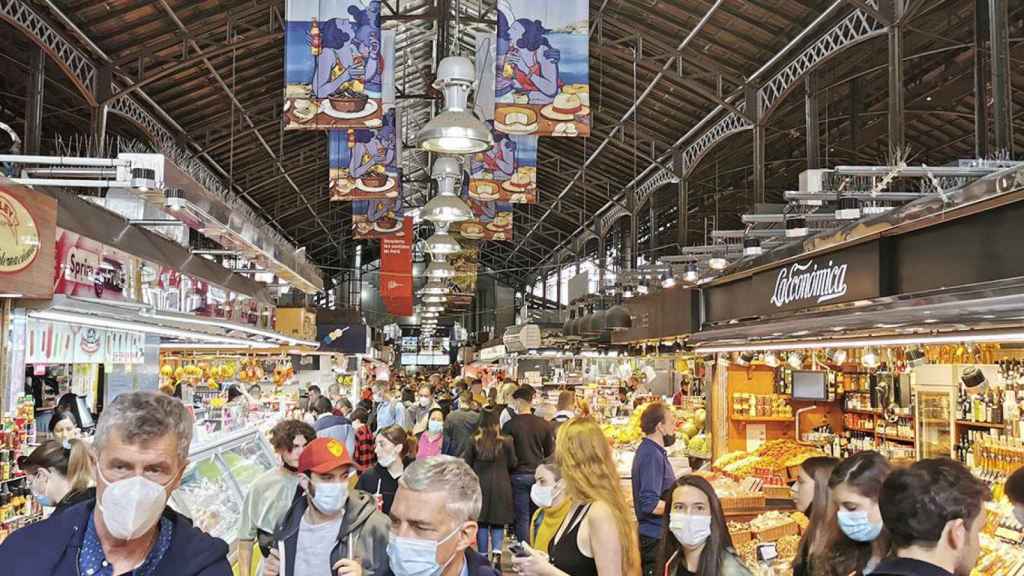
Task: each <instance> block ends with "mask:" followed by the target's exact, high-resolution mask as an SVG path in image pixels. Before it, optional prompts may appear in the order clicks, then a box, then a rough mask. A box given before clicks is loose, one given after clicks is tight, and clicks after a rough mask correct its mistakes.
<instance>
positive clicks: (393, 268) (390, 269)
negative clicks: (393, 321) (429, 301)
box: [380, 217, 413, 316]
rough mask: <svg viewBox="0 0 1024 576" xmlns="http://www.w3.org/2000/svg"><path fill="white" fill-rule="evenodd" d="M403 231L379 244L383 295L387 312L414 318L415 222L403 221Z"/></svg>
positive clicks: (408, 219) (410, 219)
mask: <svg viewBox="0 0 1024 576" xmlns="http://www.w3.org/2000/svg"><path fill="white" fill-rule="evenodd" d="M402 229H403V234H402V235H401V236H389V237H386V238H382V239H381V241H380V295H381V299H383V300H384V306H385V307H386V308H387V309H388V312H391V313H392V314H394V315H396V316H412V243H413V229H412V218H409V217H406V218H404V219H403V221H402Z"/></svg>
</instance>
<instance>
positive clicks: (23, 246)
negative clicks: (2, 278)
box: [0, 190, 40, 272]
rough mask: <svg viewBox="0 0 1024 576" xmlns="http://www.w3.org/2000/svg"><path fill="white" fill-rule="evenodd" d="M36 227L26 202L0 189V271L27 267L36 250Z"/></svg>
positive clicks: (37, 231)
mask: <svg viewBox="0 0 1024 576" xmlns="http://www.w3.org/2000/svg"><path fill="white" fill-rule="evenodd" d="M39 245H40V244H39V229H38V228H36V222H35V220H34V219H33V218H32V215H31V214H29V211H28V209H27V208H25V205H24V204H22V203H21V202H20V201H18V199H16V198H15V197H13V196H11V195H10V194H8V193H7V192H5V191H3V190H0V272H18V271H20V270H24V269H25V268H28V267H29V266H30V265H31V264H32V262H33V261H34V260H35V259H36V255H37V254H39Z"/></svg>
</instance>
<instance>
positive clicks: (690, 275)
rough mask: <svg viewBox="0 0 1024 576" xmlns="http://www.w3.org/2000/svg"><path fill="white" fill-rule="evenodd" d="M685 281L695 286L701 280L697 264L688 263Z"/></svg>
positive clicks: (684, 276) (684, 273) (684, 274)
mask: <svg viewBox="0 0 1024 576" xmlns="http://www.w3.org/2000/svg"><path fill="white" fill-rule="evenodd" d="M683 280H686V281H687V282H689V283H690V284H694V283H696V282H697V280H700V271H699V270H698V269H697V263H696V262H687V263H686V270H685V271H684V272H683Z"/></svg>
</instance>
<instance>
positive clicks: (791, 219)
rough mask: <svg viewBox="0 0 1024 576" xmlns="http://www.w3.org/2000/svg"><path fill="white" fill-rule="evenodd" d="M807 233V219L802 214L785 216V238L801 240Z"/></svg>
mask: <svg viewBox="0 0 1024 576" xmlns="http://www.w3.org/2000/svg"><path fill="white" fill-rule="evenodd" d="M807 231H808V230H807V217H805V216H804V215H803V214H787V215H786V238H803V237H804V236H807Z"/></svg>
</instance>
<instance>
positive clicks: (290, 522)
mask: <svg viewBox="0 0 1024 576" xmlns="http://www.w3.org/2000/svg"><path fill="white" fill-rule="evenodd" d="M299 473H300V474H302V476H301V478H300V480H299V484H300V489H299V490H298V491H297V492H296V495H295V500H294V501H293V502H292V506H291V509H290V510H289V511H288V514H287V515H286V516H285V519H284V520H283V521H282V522H281V524H280V525H279V526H278V529H277V531H276V533H275V534H274V537H275V539H276V540H277V545H276V546H275V547H274V549H273V551H272V552H271V557H270V558H269V559H267V562H266V563H265V564H264V570H263V575H264V576H279V575H280V576H335V575H336V576H381V575H385V574H390V571H389V570H388V554H387V546H388V534H389V532H390V521H389V520H388V517H387V516H385V515H384V514H382V513H381V512H378V511H377V507H376V504H375V502H374V500H373V497H371V496H370V495H369V494H367V493H365V492H363V491H362V490H355V489H350V488H349V476H351V475H352V474H353V473H355V465H354V464H353V463H352V459H351V458H350V457H349V454H348V450H346V449H345V445H344V444H342V443H341V442H338V441H337V440H335V439H334V438H317V439H316V440H313V441H312V442H310V443H309V444H308V445H307V446H306V448H305V450H303V451H302V455H301V456H300V457H299Z"/></svg>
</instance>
